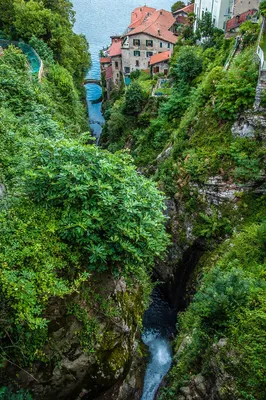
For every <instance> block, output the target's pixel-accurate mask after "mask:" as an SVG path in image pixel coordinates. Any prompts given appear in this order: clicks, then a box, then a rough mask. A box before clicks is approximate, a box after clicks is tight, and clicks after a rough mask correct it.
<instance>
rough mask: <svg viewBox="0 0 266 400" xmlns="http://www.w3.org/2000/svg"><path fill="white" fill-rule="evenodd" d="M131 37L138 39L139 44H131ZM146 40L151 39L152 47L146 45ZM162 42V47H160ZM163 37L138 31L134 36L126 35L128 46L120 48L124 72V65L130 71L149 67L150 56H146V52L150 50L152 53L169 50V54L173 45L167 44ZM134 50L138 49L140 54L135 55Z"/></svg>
mask: <svg viewBox="0 0 266 400" xmlns="http://www.w3.org/2000/svg"><path fill="white" fill-rule="evenodd" d="M133 39H138V40H140V46H134V45H133ZM146 40H152V41H153V47H150V46H148V47H147V46H146ZM161 44H162V47H161ZM169 46H170V48H169V47H168V42H166V41H164V40H163V39H159V38H155V37H152V36H150V35H147V34H144V33H140V34H137V35H134V36H129V37H128V46H126V48H122V69H123V73H125V67H128V68H130V72H132V71H136V70H137V69H140V70H143V69H148V68H149V61H150V57H147V55H146V53H147V52H152V53H153V54H157V53H162V52H164V51H167V50H170V51H171V54H172V52H173V50H174V45H173V44H172V43H170V44H169ZM134 51H139V52H140V56H135V55H134ZM136 61H138V62H139V66H137V65H136Z"/></svg>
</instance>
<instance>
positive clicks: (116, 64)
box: [115, 61, 118, 69]
mask: <svg viewBox="0 0 266 400" xmlns="http://www.w3.org/2000/svg"><path fill="white" fill-rule="evenodd" d="M115 69H118V61H116V62H115Z"/></svg>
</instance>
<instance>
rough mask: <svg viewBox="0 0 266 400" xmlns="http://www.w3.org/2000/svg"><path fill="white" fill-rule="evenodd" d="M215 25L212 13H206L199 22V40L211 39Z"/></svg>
mask: <svg viewBox="0 0 266 400" xmlns="http://www.w3.org/2000/svg"><path fill="white" fill-rule="evenodd" d="M213 32H214V25H213V22H212V15H211V13H210V12H205V13H204V15H203V16H202V18H201V19H199V20H198V21H197V35H198V36H199V38H209V37H211V36H212V35H213Z"/></svg>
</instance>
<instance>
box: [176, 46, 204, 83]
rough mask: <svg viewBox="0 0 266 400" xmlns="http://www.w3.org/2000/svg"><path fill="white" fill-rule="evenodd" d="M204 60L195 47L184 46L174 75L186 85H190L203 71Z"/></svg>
mask: <svg viewBox="0 0 266 400" xmlns="http://www.w3.org/2000/svg"><path fill="white" fill-rule="evenodd" d="M202 64H203V60H202V58H201V57H200V55H199V52H198V49H197V48H195V47H190V46H184V47H182V48H181V49H180V52H179V55H178V57H177V61H176V65H174V66H173V70H172V73H173V75H174V76H175V77H176V78H177V79H178V80H182V81H183V82H184V83H190V82H192V81H193V79H195V78H196V76H198V75H199V74H200V73H201V71H202Z"/></svg>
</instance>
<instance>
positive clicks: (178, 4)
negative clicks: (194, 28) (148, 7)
mask: <svg viewBox="0 0 266 400" xmlns="http://www.w3.org/2000/svg"><path fill="white" fill-rule="evenodd" d="M184 7H185V3H184V2H183V1H176V2H175V3H174V4H173V5H172V7H171V11H172V13H173V12H175V11H177V10H180V9H181V8H184Z"/></svg>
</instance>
